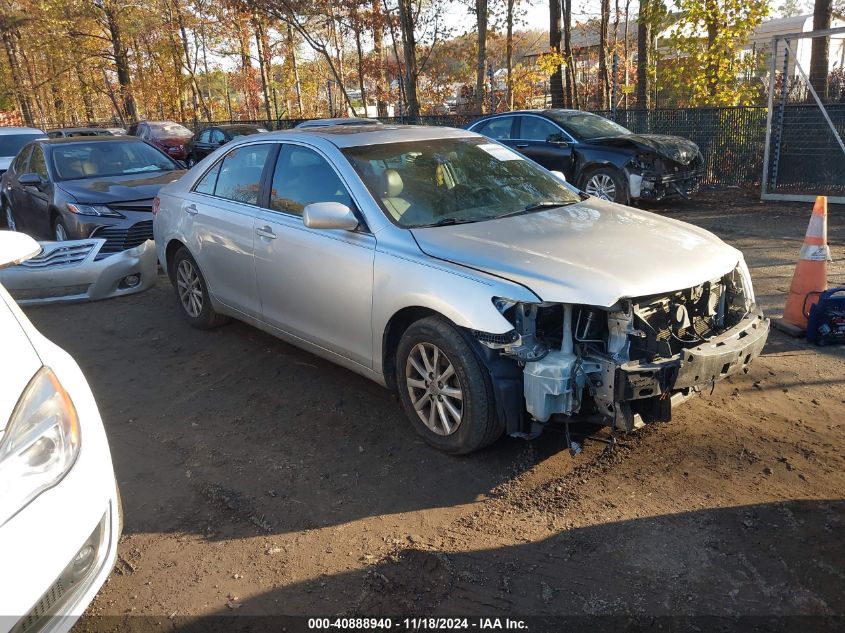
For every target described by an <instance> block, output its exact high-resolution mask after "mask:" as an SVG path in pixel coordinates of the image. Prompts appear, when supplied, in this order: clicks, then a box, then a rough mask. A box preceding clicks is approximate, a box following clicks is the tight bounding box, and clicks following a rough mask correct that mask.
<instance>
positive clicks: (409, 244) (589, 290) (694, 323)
mask: <svg viewBox="0 0 845 633" xmlns="http://www.w3.org/2000/svg"><path fill="white" fill-rule="evenodd" d="M154 213H155V220H154V234H155V244H156V249H157V251H158V257H159V260H160V262H161V265H162V266H163V267H164V269H165V270H166V272H167V274H168V275H169V277H170V279H171V281H172V282H173V286H174V289H175V294H176V298H177V300H178V302H179V305H180V306H181V310H182V313H183V315H184V317H185V319H186V320H187V321H188V323H190V324H191V325H193V326H194V327H198V328H211V327H215V326H219V325H221V324H223V323H225V322H226V321H227V320H228V319H230V318H235V319H239V320H241V321H245V322H247V323H250V324H252V325H254V326H255V327H258V328H260V329H262V330H265V331H267V332H269V333H271V334H273V335H274V336H278V337H279V338H282V339H284V340H286V341H289V342H291V343H293V344H294V345H297V346H300V347H302V348H304V349H307V350H309V351H311V352H313V353H315V354H317V355H319V356H322V357H325V358H328V359H330V360H332V361H334V362H336V363H338V364H340V365H343V366H344V367H347V368H349V369H351V370H352V371H355V372H358V373H360V374H362V375H364V376H366V377H368V378H371V379H372V380H375V381H377V382H379V383H381V384H382V385H385V386H387V387H389V388H392V389H396V390H397V391H398V392H399V395H400V397H401V400H402V404H403V406H404V408H405V411H406V413H407V415H408V418H409V419H410V421H411V424H412V425H413V426H414V428H415V429H416V430H417V432H418V433H419V434H420V435H422V437H424V438H425V439H426V440H427V441H428V442H429V443H431V444H432V445H434V446H436V447H437V448H439V449H442V450H444V451H447V452H450V453H467V452H470V451H474V450H477V449H479V448H482V447H483V446H486V445H488V444H490V443H492V442H494V441H495V440H496V439H497V438H498V437H500V436H501V435H502V434H503V433H508V434H510V435H515V436H522V437H532V436H535V435H536V434H537V433H538V432H539V431H540V430H541V429H542V428H543V426H544V425H545V424H547V423H548V422H549V421H550V420H553V419H555V420H561V421H563V422H567V421H570V420H588V421H594V422H597V423H601V424H606V425H608V426H611V427H613V428H614V429H619V430H624V431H630V430H632V429H634V428H635V427H638V426H641V425H643V424H647V423H650V422H655V421H666V420H669V419H671V415H672V408H673V407H674V406H675V405H676V404H678V403H679V402H681V401H683V400H684V399H685V398H687V397H689V396H691V395H692V394H694V393H696V392H698V391H700V390H703V389H710V388H711V387H712V386H713V385H714V384H715V382H716V381H718V380H721V379H723V378H725V377H727V376H730V375H732V374H734V373H736V372H739V371H742V370H744V369H745V368H746V366H747V365H748V363H749V362H750V361H751V360H752V359H753V358H755V357H756V356H758V355H759V354H760V351H761V350H762V348H763V345H764V343H765V342H766V337H767V336H768V332H769V322H768V320H767V319H765V318H764V317H763V315H762V313H761V311H760V309H759V307H758V306H757V305H756V303H755V300H754V292H753V290H752V287H751V279H750V276H749V273H748V268H747V267H746V265H745V262H744V260H743V257H742V254H741V253H740V252H739V251H737V250H736V249H734V248H732V247H730V246H728V245H726V244H725V243H723V242H722V241H721V240H719V239H718V238H717V237H715V236H714V235H712V234H711V233H709V232H707V231H705V230H703V229H700V228H697V227H694V226H690V225H688V224H684V223H682V222H678V221H675V220H672V219H668V218H664V217H660V216H657V215H654V214H651V213H646V212H643V211H638V210H635V209H632V208H629V207H625V206H622V205H619V204H614V203H611V202H605V201H601V200H597V199H595V198H588V197H587V196H585V195H583V194H581V193H579V192H577V191H575V190H574V189H573V188H571V187H570V186H569V185H567V184H566V183H565V182H563V181H562V180H561V179H560V178H559V177H557V176H555V175H554V174H552V173H551V172H548V171H546V170H545V169H543V168H542V167H540V166H538V165H537V164H536V163H534V162H532V161H531V160H529V159H527V158H525V157H523V156H521V155H520V154H518V153H516V152H514V151H513V150H511V149H508V148H507V147H505V146H503V145H500V144H498V143H496V142H494V141H491V140H489V139H487V138H484V137H482V136H479V135H478V134H474V133H472V132H468V131H464V130H455V129H447V128H429V127H403V126H400V127H392V126H342V127H324V128H312V129H303V130H295V131H290V132H275V133H268V134H261V135H253V136H248V137H244V138H243V139H240V140H237V141H234V142H232V143H230V144H228V145H226V146H225V147H223V148H220V149H219V150H217V151H216V152H214V153H213V154H211V155H210V156H208V157H207V158H205V159H204V160H203V161H202V162H200V163H199V164H198V165H197V166H196V167H195V168H194V169H192V170H191V171H190V172H189V173H188V174H187V175H186V176H184V177H183V178H182V179H181V180H179V181H178V182H175V183H173V184H171V185H168V186H166V187H164V188H163V189H162V190H161V192H160V194H159V197H158V199H157V200H156V202H155V204H154Z"/></svg>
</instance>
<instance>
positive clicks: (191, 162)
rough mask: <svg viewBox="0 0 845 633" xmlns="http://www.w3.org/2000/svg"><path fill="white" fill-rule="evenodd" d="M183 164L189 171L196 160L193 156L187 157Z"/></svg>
mask: <svg viewBox="0 0 845 633" xmlns="http://www.w3.org/2000/svg"><path fill="white" fill-rule="evenodd" d="M185 164H186V165H187V166H188V169H191V168H192V167H193V166H194V165H196V164H197V160H196V159H195V158H194V155H193V154H190V155H189V156H188V160H186V161H185Z"/></svg>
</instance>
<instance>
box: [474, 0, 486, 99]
mask: <svg viewBox="0 0 845 633" xmlns="http://www.w3.org/2000/svg"><path fill="white" fill-rule="evenodd" d="M487 17H488V16H487V0H475V30H476V38H477V39H476V62H475V111H476V112H477V113H478V114H481V112H482V111H483V107H484V84H485V77H486V68H487Z"/></svg>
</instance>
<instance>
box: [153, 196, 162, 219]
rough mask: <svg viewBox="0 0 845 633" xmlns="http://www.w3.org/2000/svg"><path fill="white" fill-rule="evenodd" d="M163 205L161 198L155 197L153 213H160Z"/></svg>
mask: <svg viewBox="0 0 845 633" xmlns="http://www.w3.org/2000/svg"><path fill="white" fill-rule="evenodd" d="M160 206H161V200H159V199H158V196H156V197H155V198H153V215H156V214H158V209H159V207H160Z"/></svg>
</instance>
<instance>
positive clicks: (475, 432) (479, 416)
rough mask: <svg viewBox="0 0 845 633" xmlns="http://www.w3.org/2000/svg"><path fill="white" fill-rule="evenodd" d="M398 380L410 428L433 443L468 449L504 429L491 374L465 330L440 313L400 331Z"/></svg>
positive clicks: (458, 451)
mask: <svg viewBox="0 0 845 633" xmlns="http://www.w3.org/2000/svg"><path fill="white" fill-rule="evenodd" d="M396 384H397V385H398V387H399V396H400V398H401V400H402V405H403V407H404V408H405V413H406V414H407V415H408V418H409V419H410V420H411V424H412V425H413V427H414V429H415V430H416V432H417V433H419V435H420V436H422V438H423V439H424V440H425V441H426V442H428V443H429V444H431V445H432V446H434V447H435V448H438V449H440V450H442V451H444V452H446V453H452V454H455V455H457V454H463V453H471V452H472V451H476V450H478V449H481V448H484V447H485V446H487V445H489V444H492V443H493V442H494V441H496V440H497V439H498V438H499V436H500V435H501V434H502V431H503V428H502V426H501V424H500V423H499V420H498V416H497V415H496V403H495V397H494V395H493V387H492V383H491V381H490V376H489V374H488V373H487V371H486V369H485V368H484V366H483V364H482V362H481V360H480V359H479V358H478V356H477V355H476V354H475V352H474V351H473V349H472V347H471V346H470V343H469V342H468V341H467V339H466V338H465V337H464V335H463V334H462V333H461V332H460V331H458V330H457V329H456V328H455V327H454V326H453V325H451V324H450V323H449V322H448V321H446V320H445V319H443V318H441V317H427V318H425V319H422V320H420V321H417V322H416V323H414V324H412V325H411V326H410V327H409V328H408V329H407V330H406V331H405V333H404V334H403V335H402V339H401V340H400V341H399V346H398V348H397V351H396Z"/></svg>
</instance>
